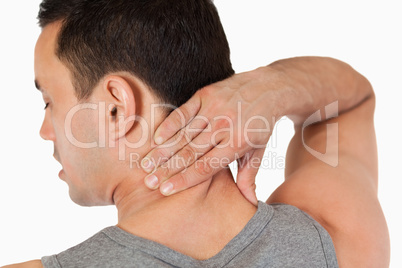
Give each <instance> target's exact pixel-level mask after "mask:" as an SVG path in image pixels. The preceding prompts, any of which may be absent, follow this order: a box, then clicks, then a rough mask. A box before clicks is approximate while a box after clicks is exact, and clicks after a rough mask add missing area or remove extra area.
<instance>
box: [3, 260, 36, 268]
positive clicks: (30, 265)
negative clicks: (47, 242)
mask: <svg viewBox="0 0 402 268" xmlns="http://www.w3.org/2000/svg"><path fill="white" fill-rule="evenodd" d="M3 268H43V265H42V262H41V261H40V260H34V261H28V262H24V263H17V264H11V265H7V266H3Z"/></svg>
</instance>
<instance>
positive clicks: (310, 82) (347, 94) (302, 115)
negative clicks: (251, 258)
mask: <svg viewBox="0 0 402 268" xmlns="http://www.w3.org/2000/svg"><path fill="white" fill-rule="evenodd" d="M265 71H267V72H269V73H275V74H276V75H275V77H276V79H277V83H278V84H279V87H278V90H277V92H275V94H274V98H275V100H276V106H277V109H278V110H277V111H276V113H277V116H278V117H281V116H288V117H289V118H290V119H292V120H293V121H294V122H295V124H301V123H303V122H304V120H305V119H306V118H307V117H308V116H310V115H311V114H313V113H314V112H316V111H317V110H319V109H321V108H323V107H325V106H326V105H328V104H330V103H333V102H335V101H338V113H339V114H340V113H342V112H344V111H347V110H349V109H351V108H353V107H355V106H357V105H358V104H360V103H361V102H362V101H364V100H365V99H367V98H370V97H373V96H374V93H373V90H372V87H371V85H370V83H369V82H368V80H367V79H366V78H365V77H364V76H362V75H361V74H359V73H358V72H357V71H355V70H354V69H353V68H352V67H350V66H349V65H348V64H346V63H344V62H341V61H339V60H335V59H332V58H323V57H298V58H290V59H284V60H279V61H276V62H274V63H272V64H270V65H268V66H267V67H266V70H265Z"/></svg>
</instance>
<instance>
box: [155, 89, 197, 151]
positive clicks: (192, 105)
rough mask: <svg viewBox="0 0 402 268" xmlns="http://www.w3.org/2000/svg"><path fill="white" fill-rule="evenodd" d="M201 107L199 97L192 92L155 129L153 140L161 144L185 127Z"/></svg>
mask: <svg viewBox="0 0 402 268" xmlns="http://www.w3.org/2000/svg"><path fill="white" fill-rule="evenodd" d="M200 109H201V98H200V95H199V94H197V93H196V94H194V95H193V96H192V97H191V98H190V99H189V100H188V101H187V102H186V103H185V104H183V105H182V106H180V107H179V108H177V109H176V110H174V111H173V112H172V113H171V114H170V115H169V116H168V117H167V118H166V119H165V120H164V121H163V122H162V123H161V124H160V125H159V127H158V128H157V129H156V131H155V135H154V141H155V143H156V144H162V143H164V142H165V141H167V140H168V139H169V138H171V137H172V136H173V135H174V134H175V133H177V132H178V131H179V130H180V129H182V128H183V127H185V126H186V125H187V124H188V123H189V122H190V121H191V119H192V118H193V117H195V116H196V115H197V113H198V112H199V110H200Z"/></svg>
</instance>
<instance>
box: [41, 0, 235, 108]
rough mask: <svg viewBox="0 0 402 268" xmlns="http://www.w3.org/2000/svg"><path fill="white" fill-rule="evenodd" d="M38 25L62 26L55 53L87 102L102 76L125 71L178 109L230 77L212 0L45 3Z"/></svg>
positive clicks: (45, 0)
mask: <svg viewBox="0 0 402 268" xmlns="http://www.w3.org/2000/svg"><path fill="white" fill-rule="evenodd" d="M38 20H39V25H40V27H42V28H44V27H45V26H46V25H48V24H50V23H53V22H57V21H62V27H61V30H60V33H59V36H58V40H57V47H56V55H57V57H58V58H59V59H60V60H61V62H63V64H65V65H66V66H67V68H68V69H69V70H70V72H71V75H72V80H73V85H74V88H75V92H76V95H77V97H78V98H79V99H85V98H87V97H89V96H90V95H91V94H92V91H93V88H94V87H95V86H96V85H97V84H98V82H99V81H100V79H102V77H104V76H105V75H107V74H108V73H111V72H118V71H127V72H129V73H131V74H133V75H135V76H137V77H138V78H140V79H141V80H142V81H143V82H144V83H145V84H147V85H148V86H149V87H150V88H151V89H152V90H153V92H154V94H156V96H157V97H159V98H160V100H162V101H164V102H166V103H170V104H172V105H174V106H176V107H178V106H180V105H181V104H183V103H184V102H186V101H187V100H188V99H189V98H190V97H191V96H192V95H193V94H194V93H195V92H196V91H197V90H198V89H200V88H202V87H204V86H206V85H208V84H211V83H214V82H217V81H220V80H223V79H225V78H227V77H230V76H231V75H233V73H234V71H233V69H232V65H231V62H230V50H229V45H228V42H227V39H226V36H225V33H224V30H223V27H222V25H221V22H220V18H219V15H218V12H217V10H216V8H215V6H214V5H213V3H212V2H211V0H169V1H167V0H68V1H66V0H43V1H42V3H41V4H40V10H39V14H38Z"/></svg>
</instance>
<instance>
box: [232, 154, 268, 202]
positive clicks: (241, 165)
mask: <svg viewBox="0 0 402 268" xmlns="http://www.w3.org/2000/svg"><path fill="white" fill-rule="evenodd" d="M264 151H265V148H263V149H257V150H253V151H251V152H249V153H246V154H245V155H244V156H243V157H242V158H240V159H238V161H237V165H238V173H237V179H236V183H237V187H238V188H239V190H240V192H241V193H242V194H243V196H244V197H245V198H246V199H247V200H248V201H249V202H250V203H252V204H254V205H258V199H257V195H256V192H255V190H256V188H257V186H256V184H255V178H256V176H257V173H258V170H259V167H260V164H261V159H262V157H263V156H264ZM255 158H257V159H258V161H257V160H256V159H255Z"/></svg>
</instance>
